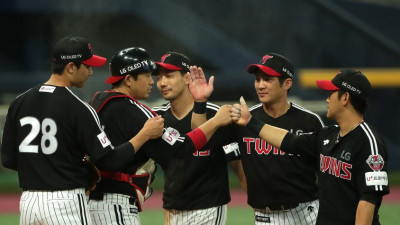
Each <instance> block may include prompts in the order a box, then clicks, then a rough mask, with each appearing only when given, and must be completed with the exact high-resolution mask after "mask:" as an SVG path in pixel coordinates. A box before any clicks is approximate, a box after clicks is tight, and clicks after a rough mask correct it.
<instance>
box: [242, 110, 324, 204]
mask: <svg viewBox="0 0 400 225" xmlns="http://www.w3.org/2000/svg"><path fill="white" fill-rule="evenodd" d="M250 112H251V115H252V116H254V117H255V118H257V119H259V120H261V121H263V122H265V123H267V124H270V125H274V126H277V127H280V128H283V129H286V130H289V131H290V132H291V133H293V134H296V135H299V134H301V133H304V132H311V131H315V130H317V129H319V128H321V127H322V126H324V124H323V122H322V120H321V118H320V117H319V116H318V115H317V114H315V113H312V112H310V111H308V110H306V109H304V108H302V107H300V106H298V105H296V104H294V103H291V106H290V108H289V110H288V111H287V112H286V113H285V114H283V115H281V116H279V117H278V118H273V117H271V116H269V115H268V114H267V113H266V112H265V111H264V109H263V106H262V104H258V105H255V106H253V107H251V108H250ZM236 128H237V131H236V133H237V135H238V138H239V139H240V141H239V148H240V153H241V158H242V164H243V169H244V172H245V175H246V180H247V192H248V204H249V205H250V206H251V207H253V208H265V207H267V206H271V205H280V204H288V203H301V202H308V201H312V200H315V199H316V198H317V184H316V173H317V169H318V161H317V160H316V159H315V158H312V157H308V156H306V155H302V154H296V155H293V154H288V153H286V152H284V151H285V149H284V148H282V149H277V148H275V147H273V146H271V145H270V144H269V143H267V142H265V141H264V140H263V139H261V138H259V136H258V134H256V133H254V132H252V131H251V130H250V129H248V128H246V127H241V126H236Z"/></svg>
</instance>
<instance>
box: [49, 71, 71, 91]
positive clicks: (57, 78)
mask: <svg viewBox="0 0 400 225" xmlns="http://www.w3.org/2000/svg"><path fill="white" fill-rule="evenodd" d="M45 84H48V85H53V86H59V87H68V88H71V87H72V84H71V81H70V80H68V79H67V78H66V77H65V76H64V75H59V74H54V73H53V74H52V75H51V76H50V78H49V80H48V81H46V83H45Z"/></svg>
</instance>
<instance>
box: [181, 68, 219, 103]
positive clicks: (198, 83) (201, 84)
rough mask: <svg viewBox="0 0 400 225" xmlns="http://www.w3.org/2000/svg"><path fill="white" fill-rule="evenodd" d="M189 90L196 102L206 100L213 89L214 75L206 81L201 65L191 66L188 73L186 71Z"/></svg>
mask: <svg viewBox="0 0 400 225" xmlns="http://www.w3.org/2000/svg"><path fill="white" fill-rule="evenodd" d="M186 76H188V80H189V90H190V93H191V94H192V96H193V99H194V101H196V102H206V101H207V99H208V98H209V97H210V96H211V93H212V92H213V90H214V76H211V77H210V79H209V81H208V83H207V80H206V76H205V75H204V71H203V69H202V68H201V67H197V66H191V67H190V73H187V74H186Z"/></svg>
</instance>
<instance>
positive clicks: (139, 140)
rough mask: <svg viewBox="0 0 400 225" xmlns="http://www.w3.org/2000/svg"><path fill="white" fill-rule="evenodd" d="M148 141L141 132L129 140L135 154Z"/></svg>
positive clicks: (148, 138)
mask: <svg viewBox="0 0 400 225" xmlns="http://www.w3.org/2000/svg"><path fill="white" fill-rule="evenodd" d="M148 140H150V137H149V136H148V135H147V134H146V133H145V132H144V131H143V130H141V131H140V132H139V133H138V134H136V136H135V137H133V138H132V139H131V140H129V142H130V143H131V144H132V145H133V148H134V149H135V152H137V151H139V149H140V148H141V147H142V146H143V145H144V143H146V142H147V141H148Z"/></svg>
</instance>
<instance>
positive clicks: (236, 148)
mask: <svg viewBox="0 0 400 225" xmlns="http://www.w3.org/2000/svg"><path fill="white" fill-rule="evenodd" d="M222 148H223V149H224V151H225V154H227V155H228V154H229V153H231V152H234V154H235V156H238V155H239V154H240V151H239V145H238V143H237V142H233V143H230V144H229V145H224V146H223V147H222Z"/></svg>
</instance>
